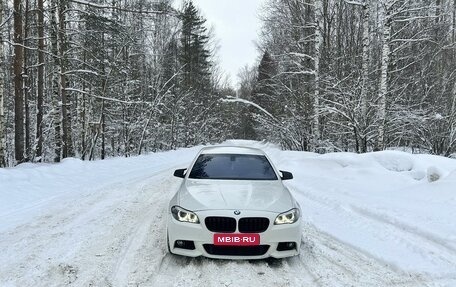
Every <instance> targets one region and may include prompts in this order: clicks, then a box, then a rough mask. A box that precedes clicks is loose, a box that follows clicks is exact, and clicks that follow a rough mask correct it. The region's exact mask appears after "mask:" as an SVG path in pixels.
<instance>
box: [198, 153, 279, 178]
mask: <svg viewBox="0 0 456 287" xmlns="http://www.w3.org/2000/svg"><path fill="white" fill-rule="evenodd" d="M189 178H198V179H239V180H277V176H276V174H275V172H274V170H273V168H272V166H271V164H270V163H269V161H268V159H267V158H266V157H265V156H264V155H254V154H202V155H200V156H199V157H198V159H197V160H196V162H195V164H194V165H193V168H192V170H191V172H190V175H189Z"/></svg>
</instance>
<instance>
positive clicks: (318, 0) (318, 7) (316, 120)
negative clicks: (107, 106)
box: [312, 0, 323, 142]
mask: <svg viewBox="0 0 456 287" xmlns="http://www.w3.org/2000/svg"><path fill="white" fill-rule="evenodd" d="M322 1H323V0H315V2H314V5H315V11H314V25H315V39H314V41H315V55H314V58H315V61H314V73H315V85H314V89H315V90H314V99H313V129H312V130H313V135H314V138H315V140H316V141H317V142H318V141H319V140H320V115H319V107H320V59H321V54H322V53H321V49H322V45H323V35H322V27H321V22H322V21H321V15H322V10H323V3H322Z"/></svg>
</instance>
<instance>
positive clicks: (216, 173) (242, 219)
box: [167, 147, 301, 259]
mask: <svg viewBox="0 0 456 287" xmlns="http://www.w3.org/2000/svg"><path fill="white" fill-rule="evenodd" d="M174 176H177V177H180V178H183V181H182V184H181V186H180V187H179V189H178V191H177V192H176V194H175V195H174V197H173V198H172V199H171V201H170V204H169V211H168V213H169V216H168V225H167V243H168V250H169V252H171V253H173V254H179V255H184V256H191V257H196V256H205V257H211V258H225V259H261V258H267V257H275V258H283V257H289V256H294V255H297V254H299V248H300V245H301V210H300V207H299V204H298V203H297V202H296V200H295V199H294V198H293V197H292V195H291V194H290V192H289V191H288V189H287V188H286V187H285V186H284V185H283V183H282V181H283V180H287V179H292V178H293V176H292V174H291V173H289V172H286V171H277V170H276V169H275V168H274V166H273V165H272V163H271V161H270V160H269V158H268V157H267V155H266V154H265V153H264V152H263V151H261V150H259V149H254V148H246V147H207V148H203V149H202V150H201V151H200V152H199V153H198V155H197V156H196V158H195V160H194V161H193V162H192V163H191V165H190V168H189V169H188V170H187V169H178V170H176V171H175V172H174Z"/></svg>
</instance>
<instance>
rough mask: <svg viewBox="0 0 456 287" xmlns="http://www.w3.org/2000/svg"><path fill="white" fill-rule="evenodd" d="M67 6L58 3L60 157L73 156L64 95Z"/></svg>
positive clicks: (69, 115) (69, 119)
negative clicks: (60, 116)
mask: <svg viewBox="0 0 456 287" xmlns="http://www.w3.org/2000/svg"><path fill="white" fill-rule="evenodd" d="M67 6H68V2H67V0H60V1H59V12H58V14H59V33H58V39H59V45H58V47H59V56H60V97H61V101H62V144H63V146H62V157H63V158H66V157H71V156H74V153H73V139H72V137H71V112H70V111H69V106H70V103H69V101H68V98H67V93H66V86H67V81H66V75H65V71H66V65H67V55H66V53H67V45H68V42H67V38H66V18H65V13H66V9H67Z"/></svg>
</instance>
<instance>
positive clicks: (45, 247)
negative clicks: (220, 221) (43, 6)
mask: <svg viewBox="0 0 456 287" xmlns="http://www.w3.org/2000/svg"><path fill="white" fill-rule="evenodd" d="M225 144H231V145H232V144H234V145H250V146H256V147H260V148H262V149H264V150H265V151H266V152H267V153H268V154H269V155H270V157H271V158H272V160H273V162H274V163H275V165H276V166H277V167H278V168H279V169H283V170H289V171H291V172H293V174H294V176H295V179H294V180H291V181H289V182H287V185H288V186H289V187H290V189H291V190H292V193H293V194H294V195H295V197H296V198H297V200H298V201H299V202H300V204H301V208H302V211H303V218H304V221H305V224H304V228H303V244H302V250H301V255H300V256H298V257H294V258H289V259H284V260H260V261H224V260H211V259H207V258H196V259H190V258H185V257H179V256H174V255H170V254H167V253H166V251H165V243H164V239H165V235H164V231H165V224H166V208H167V203H168V200H169V199H170V198H171V196H172V195H173V193H174V192H175V190H176V189H177V187H178V185H179V183H180V179H178V178H175V177H173V176H172V173H173V170H174V169H176V168H179V167H186V166H187V165H188V164H189V162H190V161H191V159H192V158H193V157H194V156H195V154H196V152H197V151H198V150H199V148H198V147H196V148H191V149H181V150H178V151H171V152H165V153H156V154H150V155H145V156H140V157H131V158H116V159H110V160H105V161H95V162H83V161H79V160H76V159H67V160H65V161H64V162H62V163H60V164H40V165H31V164H24V165H20V166H18V167H16V168H9V169H0V218H1V220H0V250H1V254H0V286H66V285H70V286H331V287H332V286H447V287H450V286H456V220H455V218H456V160H454V159H447V158H442V157H437V156H430V155H411V154H408V153H403V152H398V151H385V152H378V153H369V154H363V155H357V154H351V153H333V154H325V155H318V154H314V153H305V152H291V151H281V150H279V149H277V148H276V147H274V146H273V145H269V144H263V143H257V142H246V141H230V142H227V143H225Z"/></svg>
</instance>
